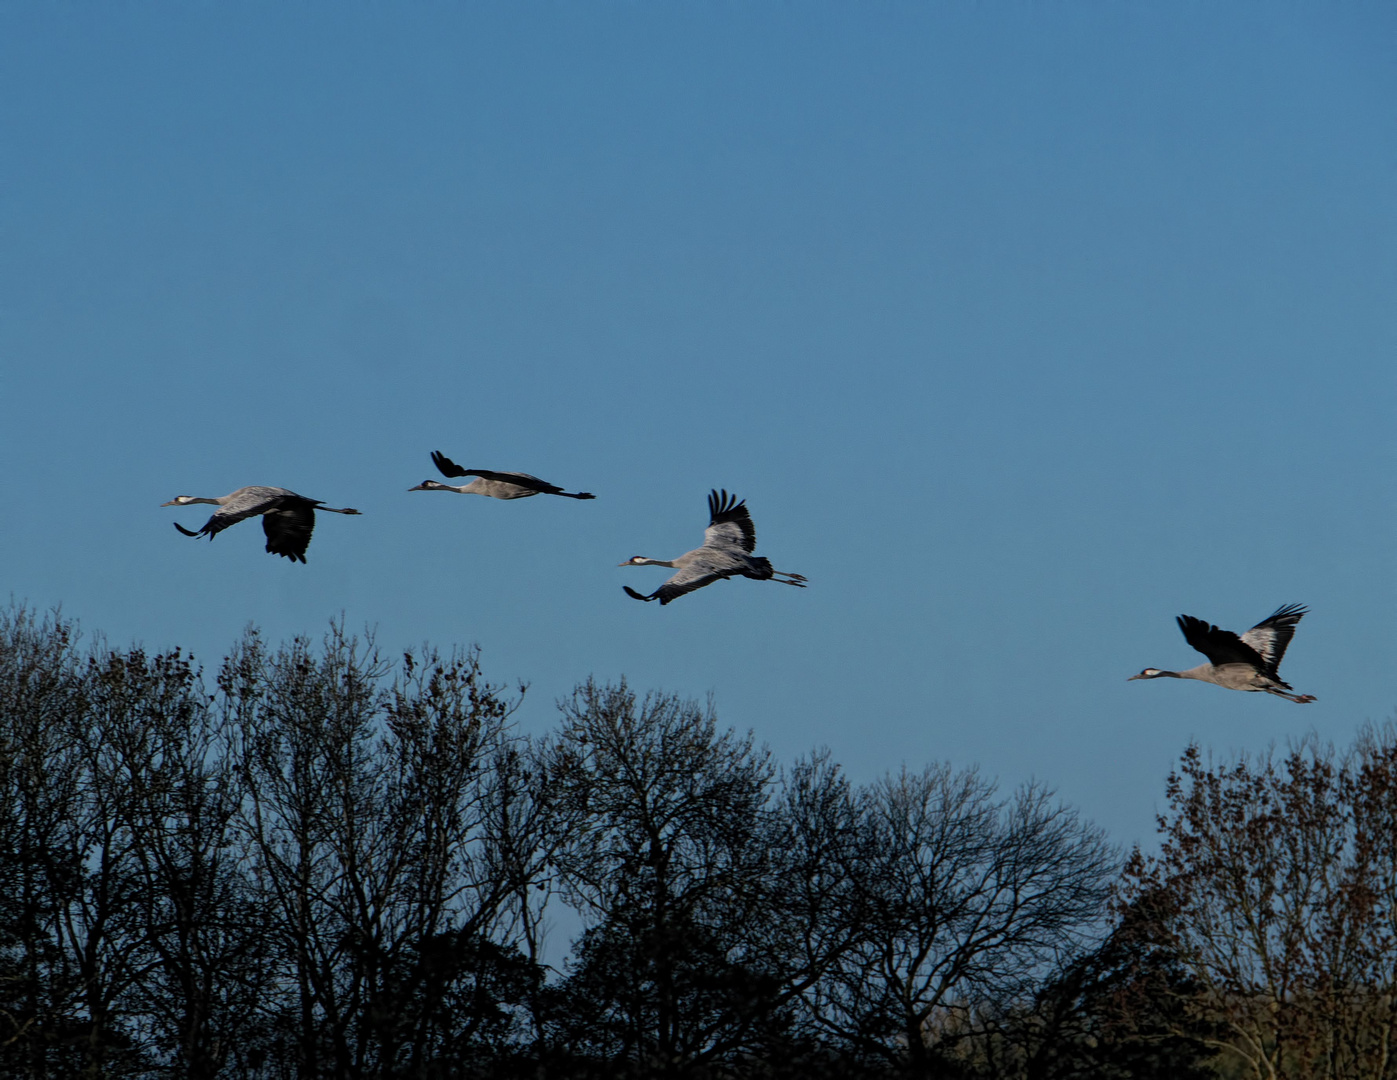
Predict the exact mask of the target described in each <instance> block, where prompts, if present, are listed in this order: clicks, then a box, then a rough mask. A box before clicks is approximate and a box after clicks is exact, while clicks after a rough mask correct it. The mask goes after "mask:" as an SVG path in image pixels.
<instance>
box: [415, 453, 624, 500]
mask: <svg viewBox="0 0 1397 1080" xmlns="http://www.w3.org/2000/svg"><path fill="white" fill-rule="evenodd" d="M432 464H433V465H435V466H436V467H437V469H438V471H440V473H441V474H442V476H450V477H457V476H474V477H477V479H475V480H472V481H471V482H470V483H469V484H462V485H461V486H460V487H452V486H451V485H450V484H442V483H438V482H437V481H436V480H423V481H422V483H420V484H418V485H417V486H416V487H410V488H408V491H454V492H457V493H458V494H460V495H486V496H489V497H490V498H492V499H527V498H528V497H529V496H530V495H561V496H563V498H565V499H595V498H596V496H595V495H593V494H592V493H591V492H590V491H564V490H563V489H562V488H560V487H558V486H557V485H556V484H550V483H549V482H548V481H547V480H540V479H539V478H538V477H537V476H531V475H529V474H528V473H526V472H495V471H494V470H492V469H463V468H461V466H459V465H457V464H456V463H455V462H454V461H452V460H451V459H450V458H449V457H447V456H446V455H445V454H443V453H442V452H441V451H440V450H433V451H432Z"/></svg>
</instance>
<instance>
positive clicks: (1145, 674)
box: [1125, 667, 1160, 682]
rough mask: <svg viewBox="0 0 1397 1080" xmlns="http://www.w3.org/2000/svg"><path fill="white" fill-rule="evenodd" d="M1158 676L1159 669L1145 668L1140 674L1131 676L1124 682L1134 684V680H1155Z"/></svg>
mask: <svg viewBox="0 0 1397 1080" xmlns="http://www.w3.org/2000/svg"><path fill="white" fill-rule="evenodd" d="M1159 674H1160V671H1159V668H1153V667H1147V668H1146V669H1145V670H1144V671H1142V672H1140V674H1139V675H1132V676H1130V678H1128V679H1126V680H1125V681H1126V682H1134V681H1135V680H1136V679H1157V678H1158V677H1159Z"/></svg>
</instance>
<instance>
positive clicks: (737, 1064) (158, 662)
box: [0, 608, 1397, 1080]
mask: <svg viewBox="0 0 1397 1080" xmlns="http://www.w3.org/2000/svg"><path fill="white" fill-rule="evenodd" d="M517 705H518V696H517V695H511V694H508V693H506V692H505V691H503V690H502V689H501V688H500V687H498V686H494V685H492V684H490V683H489V682H488V681H487V680H486V679H485V677H484V675H483V674H482V672H481V669H480V664H479V658H478V656H477V654H475V653H474V652H456V653H452V654H449V655H443V654H439V653H437V652H434V651H431V650H425V651H423V652H421V653H410V654H406V655H404V656H402V657H401V658H399V659H397V660H390V659H389V658H386V657H384V656H383V655H382V654H381V653H380V652H379V651H377V650H376V648H375V647H374V645H373V643H372V642H371V641H367V642H366V641H361V640H356V639H354V638H353V637H350V636H348V635H346V634H344V633H343V632H342V630H340V629H338V628H332V629H331V632H330V633H329V634H328V635H327V637H326V638H325V640H324V641H323V642H321V643H318V644H315V645H312V644H311V643H309V642H307V641H303V640H296V641H293V642H290V643H289V644H284V645H281V646H277V647H269V646H268V645H266V644H265V643H264V642H263V641H262V640H261V639H260V638H259V636H258V635H257V634H256V633H249V634H248V635H247V636H246V637H245V638H244V639H243V640H242V641H241V642H239V643H238V644H237V645H236V646H235V647H234V648H233V649H232V651H231V652H230V653H229V655H228V656H227V657H226V658H225V659H224V661H223V662H222V664H221V666H220V667H219V670H218V672H217V675H216V677H215V678H213V679H212V680H206V679H205V677H204V676H203V674H202V673H201V672H200V671H199V670H198V669H196V668H195V667H194V665H193V664H192V663H191V662H190V660H189V658H188V657H186V656H184V655H182V654H181V653H179V652H173V653H168V654H161V655H151V654H149V653H146V652H144V651H142V650H140V649H134V648H133V649H118V648H113V647H109V646H107V645H105V644H103V643H101V642H98V643H95V644H92V645H80V643H79V642H78V641H77V639H76V635H75V632H74V629H73V627H72V626H71V625H70V624H68V623H66V622H64V621H63V620H62V619H59V618H40V617H37V616H35V615H34V614H33V613H32V612H30V611H28V610H26V609H23V608H17V609H11V610H9V611H8V612H3V613H0V1075H5V1076H15V1077H77V1076H91V1077H141V1078H154V1077H175V1076H178V1077H191V1078H193V1077H199V1078H204V1077H208V1078H214V1077H238V1078H241V1077H250V1078H259V1077H265V1078H293V1077H294V1078H305V1080H309V1078H320V1077H335V1078H346V1080H348V1078H389V1077H395V1078H396V1077H403V1078H408V1077H413V1078H418V1077H420V1078H428V1077H431V1078H437V1077H440V1078H447V1077H515V1076H517V1077H525V1076H527V1077H538V1078H547V1077H558V1078H572V1077H578V1078H582V1077H596V1078H602V1077H607V1078H612V1077H627V1076H631V1077H650V1076H656V1077H659V1076H667V1077H692V1078H700V1077H705V1078H707V1077H711V1078H718V1077H733V1078H738V1077H820V1076H827V1077H846V1076H847V1077H870V1078H871V1077H903V1076H917V1077H966V1078H969V1077H1022V1078H1024V1080H1050V1078H1062V1080H1067V1078H1070V1077H1101V1078H1107V1080H1109V1078H1112V1077H1120V1078H1125V1077H1160V1078H1163V1077H1171V1078H1179V1080H1188V1078H1190V1077H1204V1076H1212V1075H1231V1074H1235V1072H1236V1069H1237V1068H1242V1067H1245V1068H1247V1069H1250V1070H1252V1072H1253V1073H1254V1075H1257V1076H1277V1077H1279V1076H1311V1075H1326V1076H1334V1077H1349V1076H1352V1077H1360V1076H1361V1077H1373V1078H1381V1077H1389V1076H1391V1075H1393V1072H1392V1066H1391V1065H1390V1064H1387V1060H1388V1059H1387V1058H1385V1057H1383V1058H1382V1063H1379V1058H1380V1057H1381V1056H1382V1052H1383V1051H1384V1048H1385V1047H1386V1045H1387V1042H1386V1039H1387V1032H1389V1031H1390V1030H1391V1023H1392V1020H1393V1005H1392V1002H1393V1000H1394V994H1393V970H1394V952H1395V949H1394V929H1393V927H1394V922H1393V917H1394V910H1397V909H1395V908H1394V898H1397V885H1395V884H1394V883H1397V872H1395V871H1394V868H1393V860H1394V842H1393V841H1394V838H1395V836H1394V826H1393V820H1394V813H1397V811H1394V809H1393V797H1392V796H1393V790H1394V788H1393V786H1392V783H1393V777H1397V750H1394V748H1393V744H1392V741H1391V740H1389V741H1388V742H1385V743H1384V742H1383V741H1382V740H1380V739H1378V738H1377V736H1372V737H1371V738H1369V739H1368V741H1367V742H1366V743H1365V744H1364V745H1363V747H1362V748H1361V749H1360V751H1358V753H1357V756H1356V757H1355V758H1354V759H1353V760H1352V761H1346V762H1342V763H1336V762H1335V761H1333V760H1332V757H1326V756H1325V755H1324V754H1323V753H1320V752H1319V751H1318V750H1317V749H1316V748H1313V747H1311V748H1308V750H1303V749H1302V750H1300V751H1297V752H1296V754H1295V755H1294V756H1293V757H1292V758H1291V759H1289V760H1288V761H1287V762H1286V763H1285V766H1284V768H1281V769H1279V770H1278V769H1277V768H1275V767H1272V766H1271V765H1269V763H1268V764H1267V765H1266V766H1265V767H1264V768H1258V767H1253V766H1249V765H1246V764H1245V763H1244V764H1242V765H1237V766H1235V767H1228V768H1224V769H1219V770H1215V771H1210V770H1209V769H1206V768H1204V767H1203V765H1202V764H1201V763H1200V762H1199V760H1198V757H1197V754H1196V752H1193V753H1192V755H1191V756H1186V758H1185V765H1184V772H1183V774H1182V775H1181V776H1179V777H1176V778H1174V780H1173V781H1172V786H1171V788H1170V792H1169V797H1170V800H1171V814H1172V816H1171V817H1169V818H1167V819H1166V820H1165V821H1164V827H1165V829H1166V843H1165V846H1164V849H1163V851H1162V853H1161V855H1160V856H1159V857H1158V858H1156V859H1154V860H1150V859H1145V858H1143V857H1141V856H1139V855H1137V856H1136V857H1135V858H1134V859H1133V860H1132V861H1131V863H1130V864H1129V867H1128V870H1127V873H1126V876H1125V878H1124V883H1123V884H1122V883H1121V878H1120V873H1119V872H1120V867H1119V863H1118V861H1117V858H1116V853H1115V851H1114V850H1113V849H1112V848H1111V846H1110V845H1109V844H1108V843H1107V842H1106V839H1105V837H1104V836H1103V834H1102V833H1101V831H1100V830H1099V829H1097V828H1096V827H1094V826H1092V825H1090V824H1089V823H1086V822H1083V821H1082V820H1081V819H1080V818H1079V817H1078V816H1077V815H1076V814H1075V813H1074V812H1073V811H1072V810H1071V809H1070V808H1068V807H1065V806H1063V805H1062V804H1061V803H1059V802H1058V801H1057V800H1056V799H1055V798H1054V797H1053V796H1052V794H1051V793H1050V792H1049V791H1048V790H1046V789H1044V788H1042V787H1040V786H1036V785H1030V786H1027V787H1024V788H1022V789H1020V790H1018V791H1014V792H1009V793H1004V792H1001V791H999V790H998V789H997V788H996V786H995V784H994V783H992V782H991V781H989V780H988V779H986V778H984V777H982V776H981V775H979V774H978V773H977V772H975V771H974V770H956V769H953V768H951V767H949V766H946V765H932V766H928V767H926V768H921V769H904V770H903V771H901V772H899V773H896V774H892V775H889V776H887V777H884V778H882V779H880V780H877V781H875V782H873V783H870V784H866V785H856V784H853V783H851V782H850V781H849V779H848V778H847V777H845V776H844V775H843V774H842V773H841V771H840V770H839V768H838V767H837V766H836V765H835V764H834V763H833V762H831V761H830V760H829V758H828V756H827V755H825V754H822V753H818V752H817V753H813V754H811V755H810V756H809V757H807V758H805V759H802V760H800V761H797V762H794V763H791V764H789V765H786V766H784V767H782V766H781V765H779V764H778V763H776V762H774V761H773V760H772V759H771V757H770V755H769V754H768V753H767V751H765V750H764V749H763V748H761V747H760V746H758V745H757V744H755V743H754V741H753V740H752V738H751V737H750V736H744V735H741V734H739V733H736V732H733V731H730V730H727V729H724V728H722V727H721V726H720V725H719V723H718V720H717V717H716V716H715V715H714V712H713V710H712V708H711V707H708V708H705V707H701V706H699V705H696V704H694V703H692V702H686V701H683V700H680V699H677V698H674V697H672V696H668V695H664V694H651V695H648V696H638V695H637V694H636V693H634V692H633V691H632V690H631V689H630V688H629V687H628V686H626V685H625V684H624V683H621V684H612V685H598V684H595V683H591V682H588V683H586V684H584V685H582V686H580V687H578V688H577V690H576V691H575V692H574V693H573V694H572V695H571V697H570V698H568V699H567V700H565V701H563V702H562V703H560V713H559V718H558V722H557V724H556V727H555V728H554V730H553V731H552V732H551V733H550V734H548V735H546V736H543V737H538V738H526V737H524V736H522V735H521V734H520V733H519V732H518V731H517V730H516V728H515V727H514V726H513V724H512V722H511V715H512V713H513V711H514V709H515V708H516V706H517ZM1307 755H1308V756H1307ZM1113 894H1114V895H1115V897H1116V902H1115V905H1114V907H1113V906H1112V903H1111V898H1112V895H1113ZM564 911H570V912H572V916H571V917H570V919H568V920H564V921H565V922H568V924H570V925H571V924H572V923H573V922H575V923H576V925H578V926H579V927H580V930H579V932H578V934H577V936H576V938H575V940H573V941H572V942H571V949H570V951H569V952H567V954H566V958H565V959H563V958H562V957H563V950H562V949H560V948H558V947H557V946H552V947H550V946H548V944H547V942H546V931H547V929H548V927H549V925H550V924H551V923H554V922H556V921H557V918H556V917H557V916H558V915H559V913H561V912H564ZM1385 1025H1386V1026H1385ZM1321 1061H1323V1062H1327V1063H1328V1065H1327V1067H1328V1068H1329V1071H1328V1072H1319V1071H1313V1070H1314V1069H1315V1068H1317V1065H1316V1063H1318V1062H1321ZM1263 1063H1264V1067H1265V1068H1267V1069H1269V1070H1270V1071H1269V1072H1266V1071H1263ZM1218 1069H1222V1070H1223V1071H1222V1073H1219V1072H1218V1071H1217V1070H1218ZM1229 1069H1230V1070H1232V1071H1231V1073H1229V1072H1228V1071H1227V1070H1229ZM1305 1069H1310V1070H1311V1071H1304V1070H1305ZM1287 1070H1289V1071H1287ZM1384 1070H1386V1071H1384Z"/></svg>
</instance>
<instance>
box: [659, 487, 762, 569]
mask: <svg viewBox="0 0 1397 1080" xmlns="http://www.w3.org/2000/svg"><path fill="white" fill-rule="evenodd" d="M708 518H709V521H708V528H706V529H705V530H704V531H703V546H704V547H729V546H732V547H739V548H741V549H742V550H743V551H754V550H755V549H756V546H757V527H756V526H755V525H753V524H752V515H751V514H749V513H748V512H747V502H746V500H743V501H742V502H739V501H738V499H737V496H736V495H729V494H728V493H727V491H710V492H709V493H708ZM671 580H672V579H671ZM666 584H668V582H666ZM705 584H706V583H705ZM694 587H695V588H697V587H698V586H694Z"/></svg>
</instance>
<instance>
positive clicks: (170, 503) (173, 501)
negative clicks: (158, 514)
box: [160, 499, 179, 506]
mask: <svg viewBox="0 0 1397 1080" xmlns="http://www.w3.org/2000/svg"><path fill="white" fill-rule="evenodd" d="M160 505H161V506H178V505H179V504H178V503H177V502H175V500H174V499H171V500H170V501H169V502H167V503H161V504H160Z"/></svg>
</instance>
